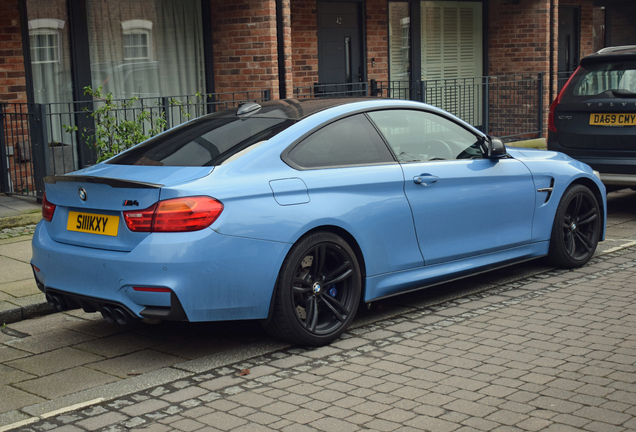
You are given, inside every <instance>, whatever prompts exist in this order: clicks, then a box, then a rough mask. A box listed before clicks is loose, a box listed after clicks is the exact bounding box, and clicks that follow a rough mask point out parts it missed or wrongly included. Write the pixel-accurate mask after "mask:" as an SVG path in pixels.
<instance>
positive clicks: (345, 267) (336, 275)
mask: <svg viewBox="0 0 636 432" xmlns="http://www.w3.org/2000/svg"><path fill="white" fill-rule="evenodd" d="M352 273H353V269H352V268H351V262H349V261H346V262H345V263H344V264H342V265H341V266H340V267H338V268H337V269H335V270H334V271H332V272H331V273H329V274H328V275H327V276H325V282H324V283H325V284H332V283H338V282H341V281H343V280H345V279H346V278H348V277H349V276H350V275H351V274H352Z"/></svg>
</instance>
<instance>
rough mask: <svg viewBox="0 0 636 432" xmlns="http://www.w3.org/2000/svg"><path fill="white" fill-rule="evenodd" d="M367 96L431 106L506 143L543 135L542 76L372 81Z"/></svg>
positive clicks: (539, 74) (523, 75)
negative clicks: (423, 103) (416, 102)
mask: <svg viewBox="0 0 636 432" xmlns="http://www.w3.org/2000/svg"><path fill="white" fill-rule="evenodd" d="M369 93H370V95H371V96H378V97H387V98H394V99H406V100H415V101H419V102H425V103H428V104H431V105H434V106H436V107H439V108H442V109H444V110H446V111H448V112H450V113H451V114H453V115H455V116H457V117H459V118H460V119H462V120H464V121H465V122H467V123H470V124H471V125H473V126H475V127H476V128H478V129H480V130H481V131H483V132H486V133H488V134H491V135H495V136H497V137H499V138H503V139H504V140H508V141H511V140H515V139H519V138H520V137H528V138H532V137H541V136H542V131H543V74H542V73H538V74H522V75H501V76H486V77H473V78H453V79H442V80H426V81H414V82H407V81H375V80H371V82H370V91H369Z"/></svg>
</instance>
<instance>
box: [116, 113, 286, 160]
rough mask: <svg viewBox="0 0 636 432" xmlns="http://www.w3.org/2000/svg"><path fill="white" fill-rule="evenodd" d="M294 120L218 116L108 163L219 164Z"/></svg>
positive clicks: (132, 150) (164, 136)
mask: <svg viewBox="0 0 636 432" xmlns="http://www.w3.org/2000/svg"><path fill="white" fill-rule="evenodd" d="M293 123H294V121H293V120H283V119H275V118H258V117H248V118H243V119H242V118H239V117H218V118H212V119H209V120H207V121H200V122H196V121H195V122H194V123H193V124H192V125H189V124H186V125H184V126H182V127H179V128H175V129H173V130H171V131H168V132H166V133H163V134H161V135H158V136H156V137H154V138H151V139H149V140H148V141H145V142H143V143H141V144H139V145H138V146H136V147H133V148H132V149H130V150H128V151H127V152H124V153H122V154H120V155H118V156H115V157H114V158H112V159H110V160H109V161H108V162H107V163H109V164H118V165H156V166H215V165H220V164H221V163H223V162H224V161H226V160H228V159H229V158H231V157H233V156H237V155H239V154H241V155H242V154H245V153H247V152H248V151H249V150H250V149H252V148H254V146H255V145H256V144H259V143H262V142H263V141H267V140H268V139H270V138H271V137H273V136H274V135H276V134H278V133H280V132H281V131H282V130H284V129H286V128H288V127H289V126H291V125H292V124H293Z"/></svg>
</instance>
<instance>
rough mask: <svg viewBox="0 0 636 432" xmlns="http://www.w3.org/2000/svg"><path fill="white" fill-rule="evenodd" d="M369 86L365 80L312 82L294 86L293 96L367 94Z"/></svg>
mask: <svg viewBox="0 0 636 432" xmlns="http://www.w3.org/2000/svg"><path fill="white" fill-rule="evenodd" d="M368 94H369V87H368V84H367V83H366V82H357V83H344V84H313V85H310V86H304V87H294V97H295V98H301V99H302V98H311V97H356V96H368Z"/></svg>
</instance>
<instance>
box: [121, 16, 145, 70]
mask: <svg viewBox="0 0 636 432" xmlns="http://www.w3.org/2000/svg"><path fill="white" fill-rule="evenodd" d="M121 27H122V30H123V36H124V37H123V38H122V51H123V53H122V55H123V59H124V60H133V61H135V60H147V61H150V60H152V43H151V39H150V37H151V36H152V21H148V20H138V19H137V20H129V21H124V22H122V23H121ZM136 34H142V35H145V36H146V45H145V47H146V50H147V53H148V56H146V57H126V48H127V47H143V46H144V45H126V42H125V40H126V37H125V36H128V35H136Z"/></svg>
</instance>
